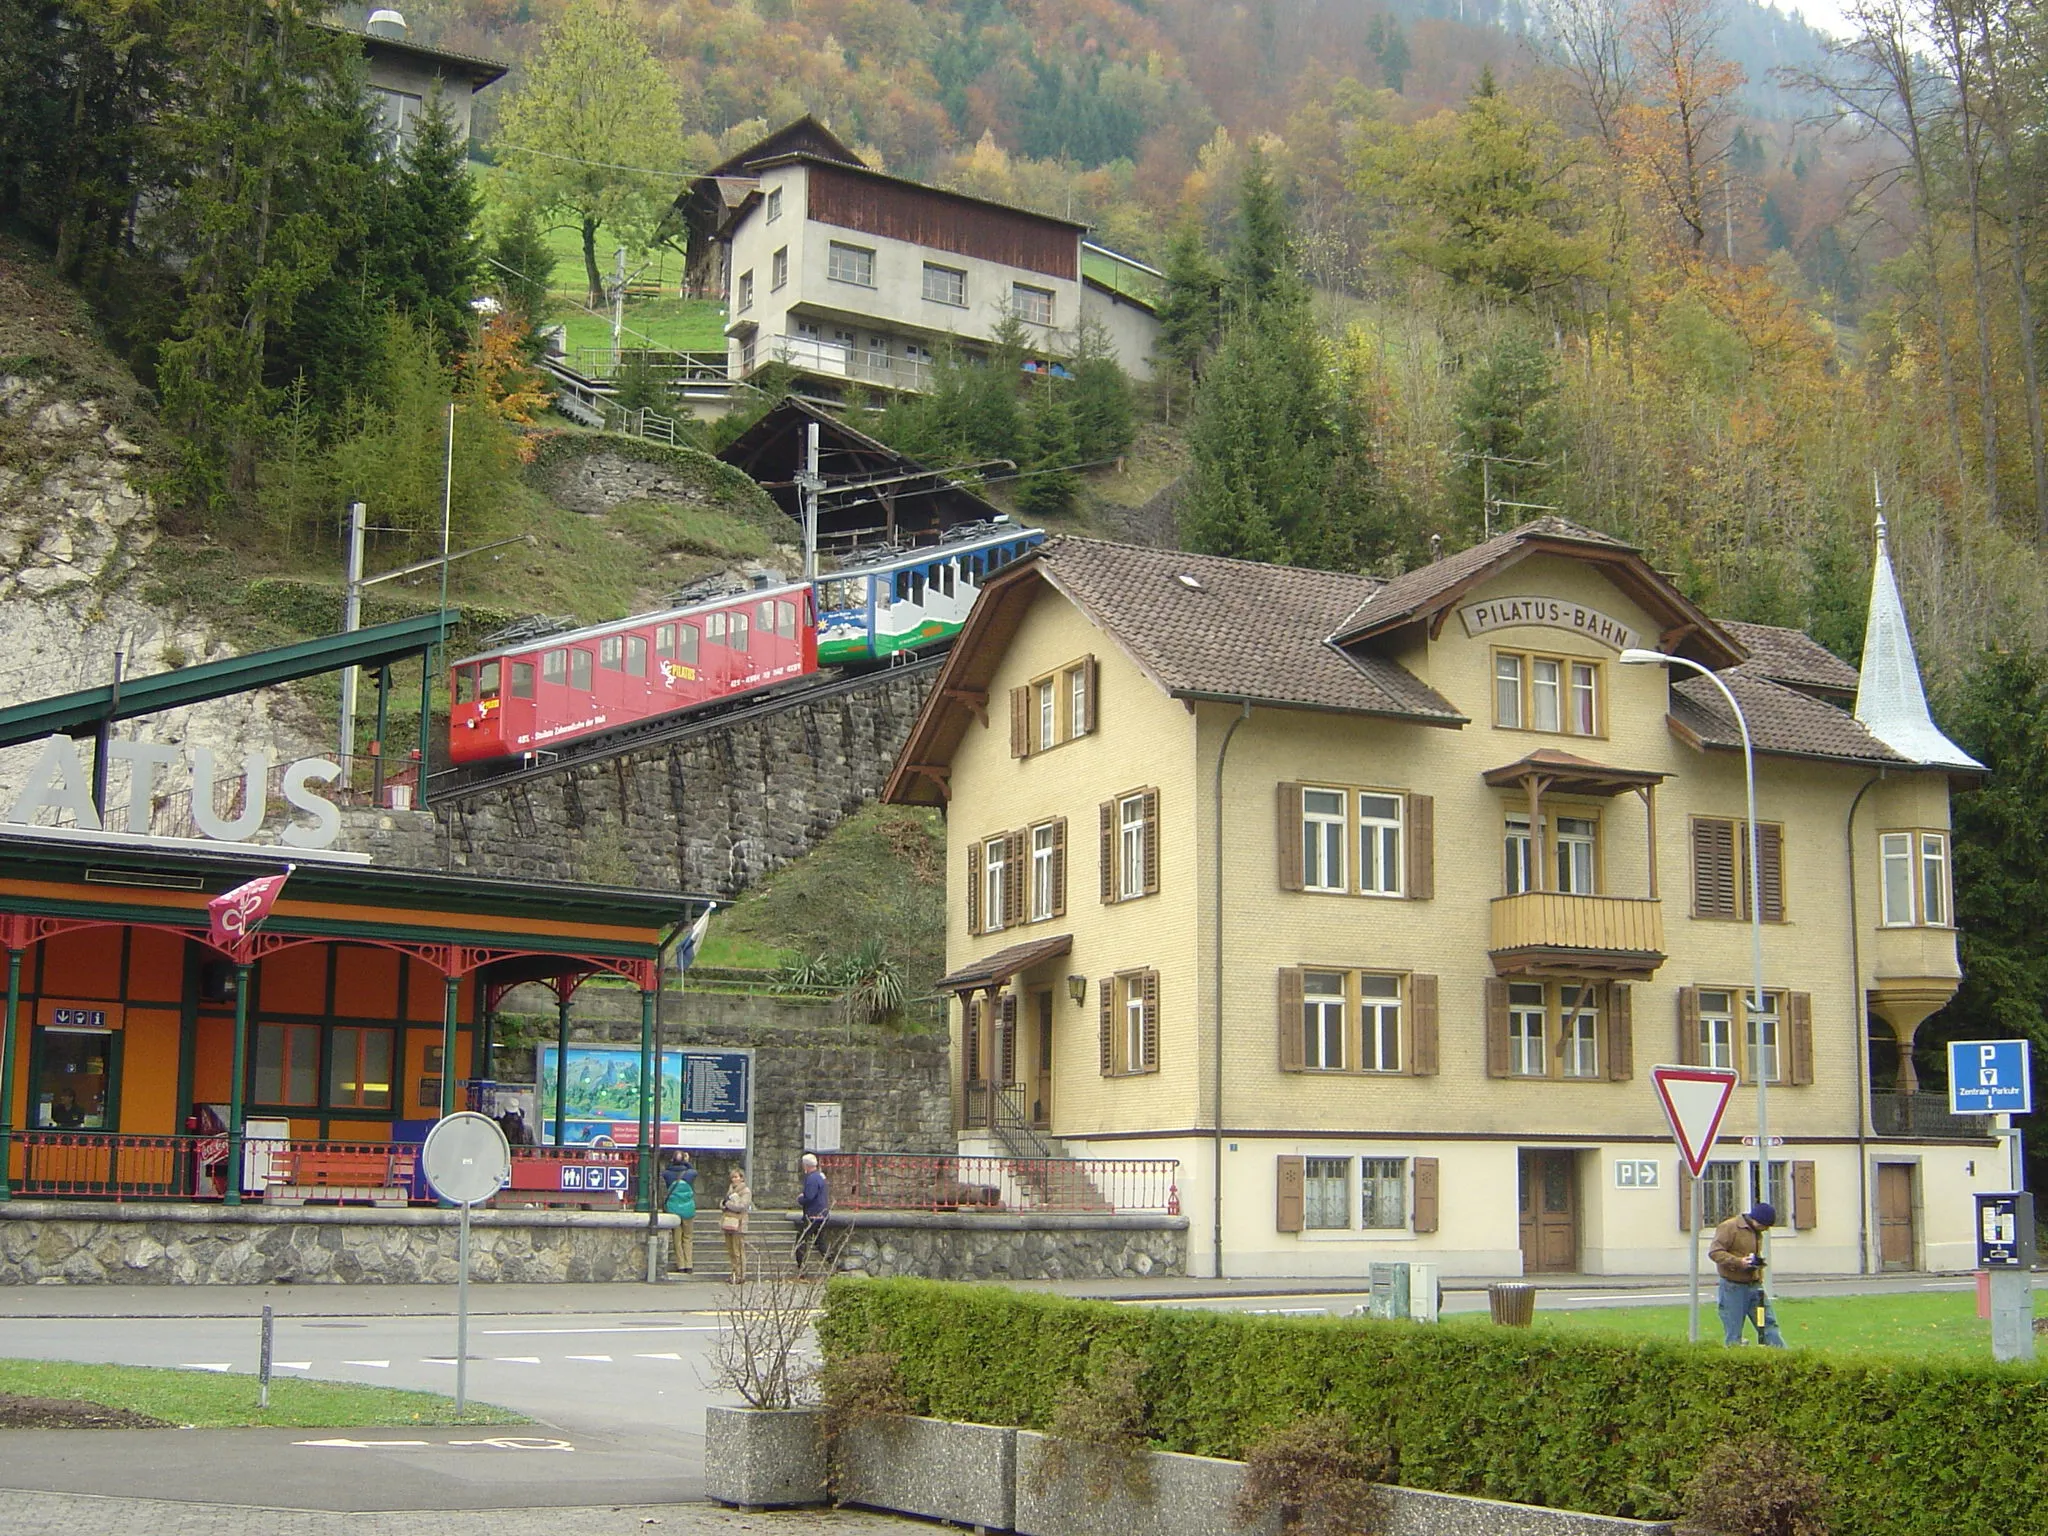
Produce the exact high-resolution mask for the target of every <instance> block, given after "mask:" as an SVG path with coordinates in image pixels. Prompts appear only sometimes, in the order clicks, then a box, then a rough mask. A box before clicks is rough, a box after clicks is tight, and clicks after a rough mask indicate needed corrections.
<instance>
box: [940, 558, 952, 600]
mask: <svg viewBox="0 0 2048 1536" xmlns="http://www.w3.org/2000/svg"><path fill="white" fill-rule="evenodd" d="M939 586H940V588H941V590H943V591H944V592H945V594H946V596H948V597H951V596H952V595H953V562H952V561H950V560H948V561H947V562H946V563H945V564H943V565H941V566H940V567H939Z"/></svg>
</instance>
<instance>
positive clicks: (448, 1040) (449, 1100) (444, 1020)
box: [441, 976, 462, 1120]
mask: <svg viewBox="0 0 2048 1536" xmlns="http://www.w3.org/2000/svg"><path fill="white" fill-rule="evenodd" d="M461 988H462V981H461V978H459V977H456V976H450V977H448V978H447V979H446V980H445V981H444V982H443V984H442V995H441V1118H442V1119H444V1120H445V1119H446V1118H447V1117H448V1116H450V1115H452V1114H454V1113H455V1111H456V1109H457V1108H458V1107H459V1106H458V1105H457V1104H456V1102H455V1009H456V1003H457V1002H458V1000H459V996H460V992H461Z"/></svg>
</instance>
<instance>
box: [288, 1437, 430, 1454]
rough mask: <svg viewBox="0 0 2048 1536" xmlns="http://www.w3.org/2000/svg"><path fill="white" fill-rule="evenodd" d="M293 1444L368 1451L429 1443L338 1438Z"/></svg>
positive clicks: (422, 1441)
mask: <svg viewBox="0 0 2048 1536" xmlns="http://www.w3.org/2000/svg"><path fill="white" fill-rule="evenodd" d="M292 1444H293V1445H317V1446H321V1447H323V1448H325V1449H328V1450H341V1451H366V1450H372V1449H375V1448H377V1447H380V1446H388V1445H415V1446H423V1445H425V1444H427V1442H426V1441H424V1440H338V1439H337V1440H294V1441H293V1442H292Z"/></svg>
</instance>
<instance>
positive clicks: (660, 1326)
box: [484, 1323, 718, 1338]
mask: <svg viewBox="0 0 2048 1536" xmlns="http://www.w3.org/2000/svg"><path fill="white" fill-rule="evenodd" d="M716 1332H718V1325H717V1324H715V1323H714V1324H707V1325H693V1324H690V1323H655V1324H650V1325H649V1326H647V1327H644V1328H486V1329H484V1333H485V1334H486V1335H487V1336H489V1337H495V1338H505V1337H509V1336H511V1335H514V1334H542V1333H547V1334H583V1333H716Z"/></svg>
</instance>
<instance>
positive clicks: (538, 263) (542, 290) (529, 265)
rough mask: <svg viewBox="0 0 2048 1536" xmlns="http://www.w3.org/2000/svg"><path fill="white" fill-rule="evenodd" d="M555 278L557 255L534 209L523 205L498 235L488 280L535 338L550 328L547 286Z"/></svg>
mask: <svg viewBox="0 0 2048 1536" xmlns="http://www.w3.org/2000/svg"><path fill="white" fill-rule="evenodd" d="M554 275H555V253H554V251H553V249H551V248H550V247H549V245H548V242H547V237H546V236H545V235H544V234H543V233H542V232H541V227H540V220H539V219H537V218H536V217H535V216H534V212H533V208H532V205H530V204H527V203H521V204H520V205H519V206H518V207H517V208H516V209H514V210H513V213H512V216H511V218H509V219H507V220H506V221H505V223H504V225H503V227H501V228H500V229H499V231H498V238H497V241H496V242H495V243H494V244H493V245H492V247H491V259H490V263H489V265H488V267H487V271H486V276H487V277H488V278H489V280H490V281H491V282H492V283H493V284H495V285H496V287H497V290H498V292H499V294H500V295H502V297H503V298H504V301H505V306H506V307H507V308H508V309H510V310H511V311H512V312H513V314H515V315H517V316H518V317H519V319H520V320H521V321H522V322H524V324H525V326H526V329H527V332H528V334H529V335H531V336H534V337H535V338H538V336H539V333H540V328H541V327H542V326H543V325H545V324H547V319H548V284H549V282H550V281H551V280H552V279H553V278H554ZM535 344H536V345H538V341H537V340H536V343H535Z"/></svg>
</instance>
